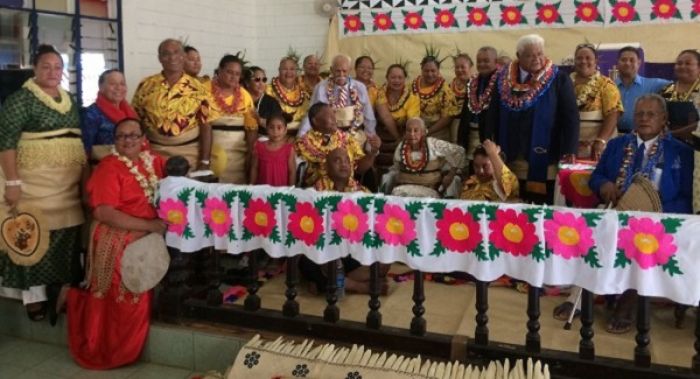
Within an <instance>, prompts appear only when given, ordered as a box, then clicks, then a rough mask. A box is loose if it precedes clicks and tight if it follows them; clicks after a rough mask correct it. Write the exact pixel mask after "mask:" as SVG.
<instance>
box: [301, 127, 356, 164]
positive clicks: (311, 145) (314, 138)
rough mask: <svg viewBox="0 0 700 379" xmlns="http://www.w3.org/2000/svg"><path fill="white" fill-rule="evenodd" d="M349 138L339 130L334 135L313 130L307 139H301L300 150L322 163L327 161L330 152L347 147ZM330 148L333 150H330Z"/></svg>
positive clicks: (307, 134) (307, 135)
mask: <svg viewBox="0 0 700 379" xmlns="http://www.w3.org/2000/svg"><path fill="white" fill-rule="evenodd" d="M347 136H348V135H347V134H346V133H342V132H341V131H339V130H337V131H336V132H335V133H333V134H323V133H321V132H319V131H316V130H311V131H309V132H308V133H306V136H305V137H303V138H301V139H300V142H301V149H300V150H301V151H303V152H306V153H307V154H308V155H309V156H310V157H311V158H313V159H314V161H315V162H322V161H324V160H325V159H326V155H328V152H329V151H330V150H332V149H334V148H336V147H344V146H347V142H348V140H347ZM328 147H332V148H331V149H329V148H328ZM302 155H303V154H302ZM304 158H306V157H304Z"/></svg>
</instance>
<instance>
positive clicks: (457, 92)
mask: <svg viewBox="0 0 700 379" xmlns="http://www.w3.org/2000/svg"><path fill="white" fill-rule="evenodd" d="M458 81H459V79H457V78H454V79H453V80H452V82H451V83H450V89H452V92H454V94H455V97H456V98H457V99H461V98H464V96H466V94H467V91H468V90H469V82H470V81H471V79H469V80H468V81H467V85H466V86H464V87H463V88H464V90H460V89H459V88H457V82H458Z"/></svg>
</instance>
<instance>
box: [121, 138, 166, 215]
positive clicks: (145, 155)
mask: <svg viewBox="0 0 700 379" xmlns="http://www.w3.org/2000/svg"><path fill="white" fill-rule="evenodd" d="M112 154H113V155H114V156H116V157H117V159H119V161H120V162H122V163H124V165H125V166H126V168H128V169H129V172H130V173H131V175H133V176H134V178H135V179H136V181H137V182H138V183H139V186H140V187H141V189H142V190H143V193H144V195H146V198H147V199H148V202H149V203H150V204H153V203H154V200H155V192H156V189H157V188H158V176H156V172H155V169H154V168H153V156H152V155H151V154H150V153H149V152H148V151H142V152H140V153H139V159H140V160H141V162H143V166H144V168H145V169H146V173H147V174H148V179H146V177H145V176H144V175H143V174H142V173H141V172H140V171H139V169H138V167H136V165H135V164H134V162H133V161H132V160H131V159H129V158H128V157H126V156H125V155H121V154H119V153H118V152H117V150H116V149H114V148H112Z"/></svg>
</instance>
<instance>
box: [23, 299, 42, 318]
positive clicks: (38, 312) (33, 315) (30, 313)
mask: <svg viewBox="0 0 700 379" xmlns="http://www.w3.org/2000/svg"><path fill="white" fill-rule="evenodd" d="M40 305H41V306H40V307H39V308H38V309H35V310H33V311H30V310H29V308H26V306H25V308H26V309H27V317H29V319H30V320H32V321H42V320H43V319H45V318H46V302H42V303H40Z"/></svg>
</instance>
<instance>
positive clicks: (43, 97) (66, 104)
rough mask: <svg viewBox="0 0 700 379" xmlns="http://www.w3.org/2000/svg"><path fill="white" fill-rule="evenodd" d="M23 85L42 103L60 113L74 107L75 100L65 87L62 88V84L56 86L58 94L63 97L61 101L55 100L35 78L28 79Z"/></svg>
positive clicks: (64, 112)
mask: <svg viewBox="0 0 700 379" xmlns="http://www.w3.org/2000/svg"><path fill="white" fill-rule="evenodd" d="M22 87H23V88H26V89H27V90H28V91H29V92H31V93H32V95H34V96H35V97H36V98H37V99H39V101H41V103H42V104H44V105H46V106H47V107H49V108H51V109H53V110H54V111H56V112H58V113H60V114H66V113H68V112H69V111H70V110H71V108H72V107H73V102H72V101H71V98H70V95H69V94H68V92H66V91H65V90H64V89H63V88H61V86H58V88H56V89H57V90H58V96H59V97H60V98H61V100H59V101H56V100H54V99H53V98H52V97H51V96H50V95H49V94H47V93H46V92H44V91H43V90H42V89H41V88H40V87H39V85H38V84H36V82H35V81H34V78H31V79H28V80H27V81H26V82H24V84H23V85H22Z"/></svg>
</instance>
